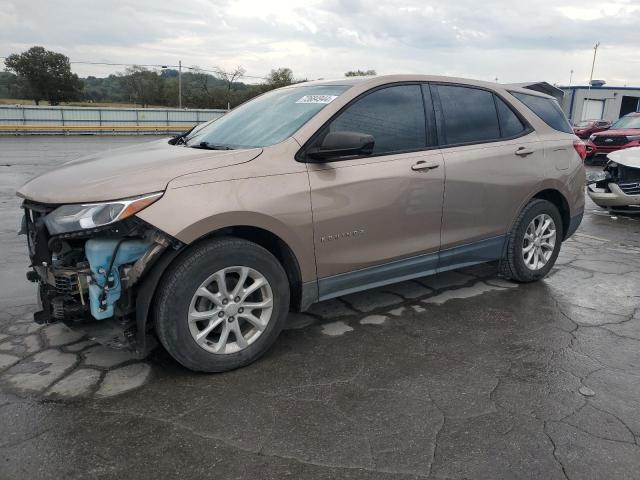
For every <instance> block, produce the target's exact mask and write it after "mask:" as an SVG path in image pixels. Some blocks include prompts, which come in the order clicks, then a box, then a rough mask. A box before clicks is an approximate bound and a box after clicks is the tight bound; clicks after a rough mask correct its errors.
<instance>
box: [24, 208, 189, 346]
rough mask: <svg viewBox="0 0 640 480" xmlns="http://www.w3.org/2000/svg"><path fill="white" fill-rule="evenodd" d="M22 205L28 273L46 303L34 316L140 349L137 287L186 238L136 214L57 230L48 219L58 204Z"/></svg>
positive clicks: (119, 344)
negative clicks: (174, 235)
mask: <svg viewBox="0 0 640 480" xmlns="http://www.w3.org/2000/svg"><path fill="white" fill-rule="evenodd" d="M22 207H23V209H24V211H25V215H24V217H23V224H22V228H21V232H20V233H23V234H26V235H27V243H28V248H29V257H30V260H31V265H30V267H31V270H30V271H29V272H28V273H27V278H28V280H30V281H32V282H34V283H37V284H38V290H39V304H40V307H41V310H40V311H39V312H36V313H35V314H34V320H35V321H36V322H37V323H40V324H47V323H54V322H58V321H62V322H64V323H65V324H66V325H68V326H69V327H72V328H75V329H80V330H84V331H85V332H86V333H87V334H88V335H89V336H90V337H91V338H94V339H96V340H98V341H100V342H101V343H105V344H108V345H109V346H111V347H114V348H121V349H128V350H133V351H138V350H140V347H141V345H140V342H139V339H140V336H141V335H140V333H141V334H142V335H146V332H138V323H139V322H136V289H137V288H138V287H139V286H140V284H141V283H142V282H141V280H142V279H143V278H144V276H145V275H146V274H147V273H148V272H149V270H150V269H151V267H152V266H153V265H154V263H155V262H156V261H157V260H158V259H159V258H160V257H161V256H162V254H163V253H164V252H165V251H167V249H170V250H175V249H179V248H180V246H181V243H180V242H179V241H177V240H175V239H173V238H171V237H169V236H168V235H166V234H164V233H163V232H160V231H158V230H157V229H155V228H153V227H151V226H150V225H148V224H146V223H145V222H143V221H142V220H140V219H139V218H137V217H135V216H130V217H128V218H126V219H124V220H122V221H119V222H116V223H112V224H109V225H106V226H102V227H97V228H93V229H85V230H80V231H76V232H67V233H57V234H53V235H52V234H51V233H50V230H51V228H47V225H46V223H47V222H46V219H47V216H48V215H50V214H51V212H53V211H55V210H56V206H50V205H43V204H37V203H33V202H30V201H28V200H25V202H24V203H23V206H22ZM145 313H146V312H145ZM143 343H144V342H143ZM140 353H142V352H140Z"/></svg>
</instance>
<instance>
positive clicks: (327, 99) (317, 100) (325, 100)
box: [296, 95, 338, 103]
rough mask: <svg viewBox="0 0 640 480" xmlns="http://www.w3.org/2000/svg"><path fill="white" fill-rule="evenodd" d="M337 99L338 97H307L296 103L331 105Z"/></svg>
mask: <svg viewBox="0 0 640 480" xmlns="http://www.w3.org/2000/svg"><path fill="white" fill-rule="evenodd" d="M336 98H338V96H337V95H305V96H304V97H302V98H301V99H300V100H298V101H297V102H296V103H331V102H333V101H334V100H335V99H336Z"/></svg>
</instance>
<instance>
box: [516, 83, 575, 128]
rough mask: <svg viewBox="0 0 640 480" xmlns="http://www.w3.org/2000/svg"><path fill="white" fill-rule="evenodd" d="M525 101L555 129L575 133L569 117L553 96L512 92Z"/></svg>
mask: <svg viewBox="0 0 640 480" xmlns="http://www.w3.org/2000/svg"><path fill="white" fill-rule="evenodd" d="M510 93H511V95H513V96H514V97H516V98H517V99H518V100H520V101H521V102H522V103H524V104H525V105H526V106H527V107H529V109H530V110H531V111H532V112H533V113H535V114H536V115H537V116H538V117H540V119H541V120H542V121H543V122H544V123H546V124H547V125H549V126H550V127H551V128H553V129H554V130H558V131H560V132H565V133H573V128H571V125H570V124H569V121H568V120H567V117H565V116H564V112H563V111H562V109H561V108H560V105H558V102H556V101H555V99H553V98H545V97H539V96H537V95H529V94H527V93H520V92H510Z"/></svg>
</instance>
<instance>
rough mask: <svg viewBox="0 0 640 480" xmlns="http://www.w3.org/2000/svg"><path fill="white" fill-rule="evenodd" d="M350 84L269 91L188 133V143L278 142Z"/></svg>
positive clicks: (257, 144)
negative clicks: (192, 133)
mask: <svg viewBox="0 0 640 480" xmlns="http://www.w3.org/2000/svg"><path fill="white" fill-rule="evenodd" d="M348 88H349V86H345V85H314V86H300V87H294V88H284V89H280V90H274V91H272V92H268V93H265V94H264V95H261V96H259V97H257V98H255V99H253V100H250V101H248V102H247V103H245V104H243V105H240V106H239V107H237V108H234V109H233V110H231V111H230V112H229V113H227V114H226V115H224V116H222V117H220V118H219V119H218V120H216V121H214V122H212V123H210V124H208V125H206V126H205V127H203V128H202V129H200V130H198V131H197V132H196V133H195V135H191V136H189V137H187V139H186V140H187V146H198V145H200V144H202V143H206V144H207V145H210V146H213V147H216V146H217V147H227V148H251V147H267V146H269V145H275V144H276V143H280V142H282V141H283V140H285V139H287V138H288V137H290V136H291V135H293V134H294V133H295V132H296V131H297V130H299V129H300V128H301V127H302V126H303V125H304V124H305V123H307V122H308V121H309V120H311V118H313V117H314V116H315V115H316V114H317V113H318V112H319V111H320V110H322V109H323V108H324V107H325V106H327V105H328V104H329V103H331V102H332V101H333V100H334V99H335V98H336V97H338V96H339V95H341V94H342V93H344V92H345V91H346V90H347V89H348Z"/></svg>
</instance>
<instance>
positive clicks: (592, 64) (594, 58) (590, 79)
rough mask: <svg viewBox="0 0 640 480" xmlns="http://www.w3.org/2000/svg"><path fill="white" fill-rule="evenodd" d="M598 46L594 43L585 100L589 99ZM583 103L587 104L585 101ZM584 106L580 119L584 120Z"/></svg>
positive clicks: (598, 44)
mask: <svg viewBox="0 0 640 480" xmlns="http://www.w3.org/2000/svg"><path fill="white" fill-rule="evenodd" d="M599 46H600V42H596V44H595V45H594V46H593V62H591V74H590V75H589V88H588V89H587V98H585V100H590V99H591V82H592V81H593V69H594V68H595V66H596V53H598V47H599ZM585 103H587V102H586V101H585ZM584 114H585V112H584V104H583V105H582V119H583V120H584Z"/></svg>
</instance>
